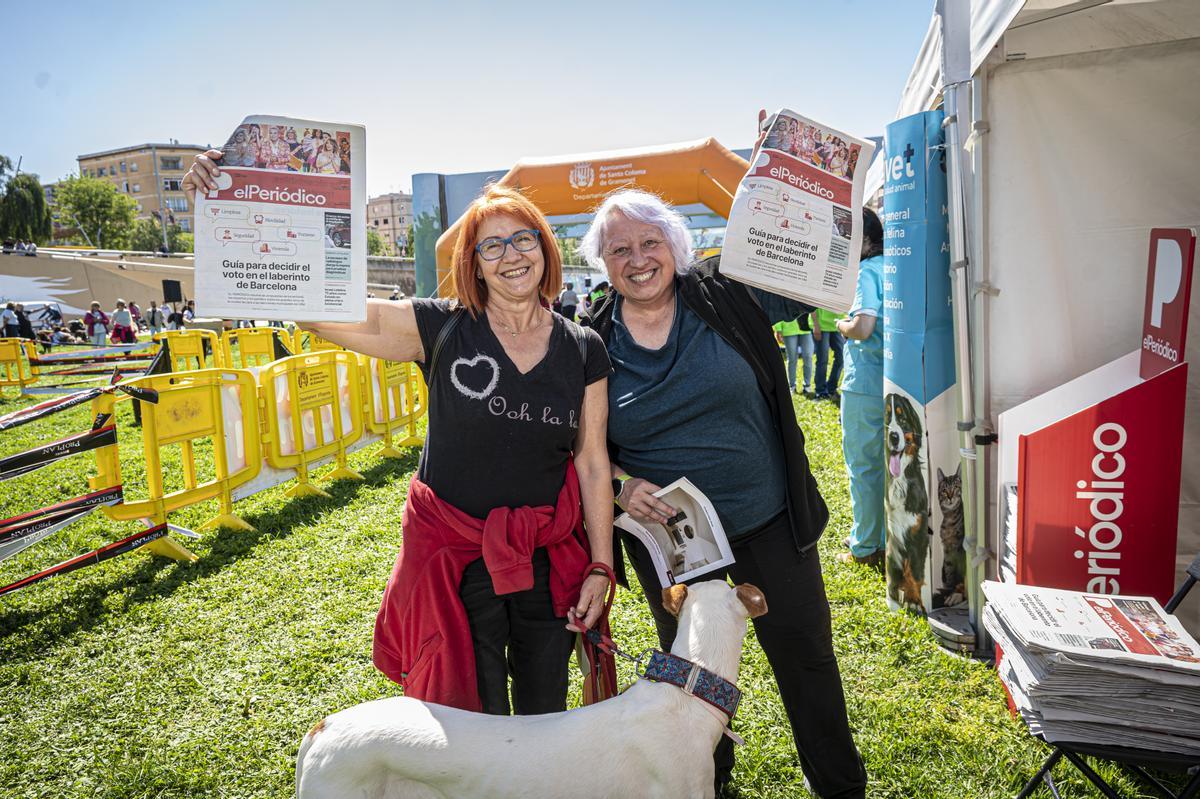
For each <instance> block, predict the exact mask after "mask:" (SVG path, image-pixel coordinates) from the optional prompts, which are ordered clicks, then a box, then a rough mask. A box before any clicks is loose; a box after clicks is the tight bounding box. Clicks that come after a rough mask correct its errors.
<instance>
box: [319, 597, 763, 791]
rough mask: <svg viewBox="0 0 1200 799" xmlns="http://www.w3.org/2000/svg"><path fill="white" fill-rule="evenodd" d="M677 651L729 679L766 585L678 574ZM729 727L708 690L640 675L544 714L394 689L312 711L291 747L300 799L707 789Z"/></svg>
mask: <svg viewBox="0 0 1200 799" xmlns="http://www.w3.org/2000/svg"><path fill="white" fill-rule="evenodd" d="M663 603H664V605H666V607H667V608H669V609H670V610H671V612H672V613H674V614H676V615H677V616H679V634H678V636H677V637H676V638H675V644H674V646H673V647H672V648H671V652H672V654H674V655H678V656H679V657H681V658H685V659H687V660H690V661H692V662H694V663H697V664H699V665H700V666H701V667H702V668H704V669H707V670H709V671H711V672H713V673H715V674H717V675H719V676H720V677H723V678H724V679H726V680H728V681H729V682H731V683H735V684H736V682H737V676H738V665H739V661H740V659H741V652H742V639H743V638H745V635H746V619H748V618H752V617H755V616H760V615H762V614H763V613H766V611H767V603H766V600H765V599H764V598H763V595H762V592H761V591H759V590H758V589H757V588H755V587H754V586H752V585H739V586H737V587H736V588H734V587H731V586H730V585H729V584H728V583H724V582H721V581H719V580H712V581H709V582H705V583H700V584H699V585H695V586H692V587H691V589H690V590H689V589H688V588H687V586H683V585H674V586H671V587H670V588H667V589H665V590H664V591H663ZM724 729H725V719H724V717H723V716H722V715H721V713H720V712H719V711H718V710H716V709H715V708H714V707H712V706H711V705H709V704H707V703H706V702H705V701H703V700H701V699H698V698H696V697H694V696H690V695H688V694H686V693H684V691H683V690H681V689H680V688H678V687H676V686H674V685H670V684H667V683H661V682H650V681H648V680H645V679H642V680H638V682H636V683H635V684H634V685H633V686H632V687H631V688H630V689H629V690H627V691H625V692H624V693H623V694H621V695H620V696H616V697H613V698H612V699H609V700H606V701H604V702H599V703H597V704H594V705H588V706H587V707H582V708H578V709H576V710H568V711H566V712H563V713H548V714H546V715H541V716H491V715H486V714H483V713H470V712H467V711H464V710H457V709H454V708H449V707H444V706H442V705H434V704H429V703H426V702H422V701H420V700H417V699H410V698H407V697H393V698H390V699H380V700H377V701H374V702H364V703H363V704H361V705H356V706H354V707H352V708H349V709H347V710H343V711H341V712H340V713H335V714H334V715H332V716H329V717H328V718H325V719H323V720H322V721H320V722H318V723H317V724H316V726H314V727H313V728H312V730H310V731H309V733H308V734H307V735H305V736H304V740H303V741H302V742H301V744H300V752H299V754H297V756H296V793H297V795H298V797H299V799H401V798H402V797H403V799H418V798H419V799H435V798H436V799H483V798H484V797H487V799H510V798H511V799H530V798H531V797H532V798H535V799H536V798H538V797H546V799H551V798H553V799H568V798H569V797H580V799H584V798H585V797H586V799H601V798H602V797H611V798H612V799H643V798H644V797H663V798H664V799H665V798H666V797H688V799H692V797H705V799H707V798H708V797H712V795H713V776H714V775H713V759H712V754H713V750H714V749H715V748H716V745H717V741H718V740H719V739H720V737H721V734H722V732H723V731H724Z"/></svg>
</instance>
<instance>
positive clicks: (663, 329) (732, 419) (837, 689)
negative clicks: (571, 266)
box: [581, 190, 866, 799]
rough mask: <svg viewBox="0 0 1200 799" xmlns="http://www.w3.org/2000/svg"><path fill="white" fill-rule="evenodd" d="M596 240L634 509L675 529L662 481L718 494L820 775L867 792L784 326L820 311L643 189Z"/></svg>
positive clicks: (600, 221)
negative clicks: (752, 282)
mask: <svg viewBox="0 0 1200 799" xmlns="http://www.w3.org/2000/svg"><path fill="white" fill-rule="evenodd" d="M581 248H582V250H583V252H584V254H585V256H586V257H587V259H588V261H589V262H590V263H591V264H592V265H593V266H595V267H597V268H604V269H605V270H606V271H607V272H608V277H609V280H610V281H611V282H612V285H613V288H614V289H615V291H613V292H611V293H610V294H609V295H608V296H607V297H606V298H605V299H604V301H603V302H602V303H601V304H600V305H599V306H598V307H597V308H596V309H595V310H594V311H593V314H592V327H593V329H595V330H596V331H597V332H598V333H599V334H600V336H601V338H603V339H604V341H605V344H606V345H607V347H608V352H609V358H610V360H611V361H612V365H613V368H614V373H613V375H612V376H611V377H610V379H609V383H608V392H609V394H608V396H609V418H608V438H609V451H610V455H611V456H612V466H613V477H614V481H613V491H614V494H615V495H616V497H617V502H618V504H619V505H620V506H621V507H622V508H624V509H625V510H627V511H628V512H629V513H630V515H632V516H633V517H634V518H635V519H638V520H640V521H643V522H654V523H657V524H665V522H666V521H667V519H668V518H670V517H671V516H672V515H674V513H675V508H672V507H671V506H669V505H668V504H667V503H665V502H663V501H662V500H660V499H658V498H656V497H655V496H654V492H655V491H657V490H659V488H660V487H662V486H665V485H667V484H669V483H671V482H672V481H674V480H676V479H678V478H679V477H687V478H688V479H689V480H691V481H692V483H694V484H695V485H696V486H697V487H698V488H700V490H701V491H703V492H704V493H705V494H706V495H708V497H709V499H711V500H712V502H713V505H714V506H715V507H716V510H717V515H718V516H719V517H720V519H721V524H722V526H724V528H725V531H726V533H727V535H728V537H729V541H730V545H731V547H732V549H733V554H734V556H735V558H736V563H734V564H733V565H732V566H730V567H729V568H728V570H727V572H726V573H727V574H728V575H729V576H731V577H732V578H733V580H734V581H735V582H739V583H740V582H749V583H753V584H754V585H757V586H759V587H760V588H762V590H763V593H764V594H765V595H766V598H767V604H768V606H769V607H770V612H769V613H767V614H766V615H764V616H761V617H760V618H757V619H755V620H754V627H755V632H756V634H757V636H758V640H759V642H760V643H761V644H762V648H763V651H764V652H765V653H766V655H767V659H768V660H769V662H770V664H771V668H772V670H773V671H774V673H775V679H776V681H777V683H778V685H779V691H780V695H781V697H782V699H783V703H784V707H785V708H786V710H787V713H788V718H789V720H790V722H791V725H792V731H793V736H794V738H795V744H796V750H797V752H798V753H799V755H800V765H801V767H802V768H803V770H804V774H805V776H806V777H807V778H808V781H809V783H810V784H811V786H812V788H813V790H814V791H816V793H817V794H818V795H820V796H822V797H825V798H826V799H830V798H831V797H861V796H864V795H865V786H866V771H865V769H864V768H863V764H862V759H861V758H860V757H859V755H858V750H857V749H856V747H855V745H854V741H853V738H852V737H851V734H850V728H849V723H848V721H847V716H846V703H845V698H844V696H843V693H842V684H841V677H840V675H839V673H838V666H837V659H836V657H835V655H834V651H833V637H832V631H831V625H830V617H829V603H828V600H827V599H826V597H825V588H824V584H823V582H822V580H821V565H820V562H819V560H818V557H817V550H816V546H815V544H816V542H817V539H818V538H820V536H821V532H822V530H823V529H824V527H825V523H826V521H827V520H828V517H829V513H828V510H827V509H826V507H825V502H824V500H822V498H821V494H820V492H819V491H818V489H817V484H816V480H815V479H814V478H813V476H812V472H811V471H810V469H809V465H808V459H807V457H806V456H805V453H804V435H803V434H802V433H801V431H800V427H799V425H797V423H796V416H795V411H794V409H793V407H792V401H791V392H790V391H789V389H788V380H787V375H786V374H785V373H784V370H783V361H782V359H781V358H780V357H779V349H778V347H777V345H776V343H775V337H774V334H773V332H772V330H771V325H772V324H773V323H775V322H779V321H783V320H788V319H795V318H797V317H798V316H801V315H802V314H805V313H807V312H808V311H809V310H811V309H810V308H808V307H807V306H805V305H802V304H801V303H798V302H794V301H792V300H789V299H786V298H783V297H780V296H777V295H773V294H769V293H767V292H764V291H759V290H757V289H752V288H747V287H746V286H744V285H742V284H740V283H736V282H733V281H730V280H727V279H726V278H724V277H722V276H721V273H720V268H719V267H720V257H719V256H714V257H712V258H708V259H706V260H705V261H703V262H701V263H698V264H696V265H694V266H690V265H689V261H690V253H691V237H690V234H689V232H688V229H687V227H686V225H685V224H684V220H683V218H682V217H681V216H680V215H679V214H678V213H676V212H675V211H673V210H671V209H670V208H669V207H667V206H666V204H664V203H663V201H662V200H660V199H659V198H658V197H656V196H654V195H652V194H648V193H646V192H643V191H634V190H626V191H620V192H617V193H615V194H613V195H610V196H609V197H608V198H607V199H606V200H605V201H604V202H603V203H602V204H601V205H600V208H599V209H598V210H597V212H596V216H595V219H594V221H593V222H592V226H591V228H590V229H589V230H588V232H587V234H586V235H585V236H584V238H583V241H582V243H581ZM623 539H624V540H625V546H626V551H627V553H628V555H629V559H630V562H631V563H632V564H633V566H634V569H635V571H636V572H637V576H638V579H639V581H640V582H641V584H642V587H643V588H644V589H645V594H646V599H647V601H648V602H649V604H650V609H651V612H652V613H653V616H654V621H655V625H656V627H657V628H658V635H659V641H660V644H661V645H662V647H663V649H664V651H669V649H670V646H671V643H672V642H673V640H674V638H675V633H676V620H675V619H674V618H673V617H672V615H671V614H670V613H669V612H668V611H666V610H665V609H664V608H663V605H662V599H661V588H660V586H659V584H658V578H657V576H656V574H655V571H654V567H653V565H652V564H651V561H650V556H649V553H648V552H647V550H646V548H645V547H644V546H643V545H642V544H641V543H640V542H638V541H637V540H636V539H634V538H633V537H632V536H628V535H625V536H623ZM615 560H616V563H618V564H620V562H621V559H620V557H619V556H617V557H616V559H615ZM712 577H713V575H712V574H711V573H710V574H707V575H705V576H704V577H703V578H702V579H712ZM715 759H716V782H717V793H718V795H719V796H720V795H723V794H725V790H726V789H725V786H726V785H727V784H728V782H729V780H730V775H731V772H732V768H733V748H732V745H731V744H730V742H729V739H728V738H722V742H721V744H720V745H718V747H717V752H716V754H715Z"/></svg>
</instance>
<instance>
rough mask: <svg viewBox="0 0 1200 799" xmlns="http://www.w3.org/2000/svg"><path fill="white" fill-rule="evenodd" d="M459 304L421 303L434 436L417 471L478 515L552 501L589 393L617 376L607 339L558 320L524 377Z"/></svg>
mask: <svg viewBox="0 0 1200 799" xmlns="http://www.w3.org/2000/svg"><path fill="white" fill-rule="evenodd" d="M451 302H452V301H451V300H430V299H414V300H413V310H414V311H415V312H416V316H417V329H418V330H419V331H420V334H421V343H422V345H424V347H425V363H423V364H420V368H421V372H422V373H423V374H424V375H425V382H426V383H428V384H429V434H428V436H427V438H426V440H425V449H424V451H423V452H422V453H421V465H420V468H419V470H418V475H419V476H420V478H421V480H422V481H423V482H424V483H425V484H426V485H428V486H429V487H430V488H432V489H433V490H434V492H435V493H436V494H437V495H438V497H440V498H441V499H443V500H445V501H446V502H449V503H450V504H451V505H453V506H455V507H456V508H458V509H459V510H461V511H463V512H465V513H468V514H470V515H471V516H474V517H476V518H479V519H482V518H485V517H486V516H487V515H488V513H489V512H490V511H491V510H492V509H493V508H498V507H510V508H519V507H522V506H525V505H528V506H530V507H537V506H539V505H553V504H554V503H555V502H556V501H557V500H558V494H559V492H560V491H561V490H562V485H563V480H564V479H565V476H566V470H567V458H568V457H570V455H571V453H572V451H573V450H574V448H575V437H576V435H577V434H578V432H579V415H580V411H581V410H582V408H583V394H584V387H585V386H588V385H591V384H592V383H595V382H596V381H597V380H602V379H604V378H605V377H607V376H608V374H609V372H610V371H611V366H610V365H609V361H608V352H607V351H606V350H605V348H604V342H603V341H601V340H600V336H598V335H597V334H596V332H595V331H593V330H588V329H587V328H582V327H580V326H579V325H577V324H575V323H574V322H570V321H568V320H566V319H564V318H562V317H561V316H559V315H558V314H553V315H552V319H553V325H554V329H553V330H551V331H550V343H549V346H548V347H547V349H546V355H545V356H544V357H543V358H542V360H541V361H540V362H539V363H538V364H537V365H536V366H534V367H533V368H532V369H530V370H529V371H528V372H527V373H525V374H521V373H520V372H519V371H518V370H517V367H516V366H515V365H514V364H513V362H512V361H511V360H509V357H508V354H507V353H505V351H504V347H502V346H501V344H500V341H499V340H498V339H497V338H496V334H495V333H493V332H492V328H491V326H490V325H489V324H488V321H487V316H486V315H485V314H480V315H479V318H478V319H472V318H471V315H470V314H469V313H467V312H466V311H454V310H452V307H456V306H451ZM453 313H461V314H462V317H461V319H460V320H459V322H458V325H457V326H456V327H455V328H454V329H453V331H452V332H451V334H450V336H449V337H448V338H447V339H446V341H445V343H444V344H443V345H442V350H441V354H440V355H438V362H437V374H433V375H431V374H430V373H429V366H430V362H431V361H432V360H433V349H434V344H435V342H436V341H437V337H438V333H439V332H440V331H441V329H442V325H443V324H445V323H446V322H447V321H448V320H449V319H450V317H451V315H452V314H453ZM581 344H582V346H581Z"/></svg>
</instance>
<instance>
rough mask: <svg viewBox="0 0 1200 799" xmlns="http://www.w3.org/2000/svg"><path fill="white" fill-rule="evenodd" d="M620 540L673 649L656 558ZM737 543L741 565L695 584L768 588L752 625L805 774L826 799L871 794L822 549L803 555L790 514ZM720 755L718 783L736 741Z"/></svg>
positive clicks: (725, 741) (672, 624)
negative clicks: (728, 582) (841, 667)
mask: <svg viewBox="0 0 1200 799" xmlns="http://www.w3.org/2000/svg"><path fill="white" fill-rule="evenodd" d="M621 537H622V539H623V540H624V541H625V550H626V552H627V553H628V554H629V560H630V562H631V563H632V564H633V568H634V571H635V572H637V576H638V581H639V582H640V583H641V584H642V590H643V591H645V593H646V599H647V601H648V602H649V603H650V612H651V613H652V614H653V616H654V623H655V626H656V627H657V628H658V639H659V643H660V644H661V645H662V648H663V651H670V648H671V644H672V643H674V641H675V633H676V630H677V629H678V628H677V624H676V619H675V617H674V616H672V615H671V614H670V612H669V611H667V610H666V609H665V608H664V607H663V605H662V587H661V585H660V584H659V581H658V576H657V575H656V574H655V572H654V566H653V564H652V562H651V560H650V553H649V552H648V551H647V550H646V547H645V546H644V545H643V544H642V543H641V542H640V541H638V540H637V539H636V538H634V537H633V536H631V535H629V534H628V533H625V534H622V536H621ZM730 546H731V548H732V549H733V556H734V558H735V559H736V562H735V563H734V564H733V565H732V566H730V567H729V568H728V570H727V572H726V573H721V572H710V573H709V574H706V575H704V576H702V577H700V578H699V579H698V580H694V581H691V582H702V581H704V580H716V579H722V578H724V577H725V576H729V577H731V578H732V579H733V581H734V582H735V583H751V584H752V585H755V586H758V588H760V589H761V590H762V592H763V595H764V596H765V597H766V599H767V612H766V614H764V615H762V616H759V617H758V618H757V619H754V620H753V621H754V633H755V635H756V636H757V638H758V642H759V644H760V645H761V646H762V649H763V652H764V653H765V654H766V656H767V661H768V662H769V663H770V664H771V670H772V671H773V672H774V673H775V682H776V683H777V684H778V686H779V695H780V698H782V699H783V707H784V709H785V710H786V711H787V715H788V721H790V722H791V725H792V736H793V738H794V739H795V743H796V753H797V754H798V755H799V756H800V767H801V768H802V769H803V770H804V776H805V777H807V778H808V781H809V784H810V785H811V786H812V789H813V791H814V792H816V794H817V795H818V796H820V797H822V799H850V797H864V796H866V784H867V772H866V769H865V768H864V767H863V762H862V758H861V757H860V756H859V754H858V749H857V748H856V747H855V745H854V739H853V738H852V737H851V735H850V723H849V720H848V719H847V717H846V698H845V694H844V693H843V692H842V678H841V675H840V674H839V673H838V664H837V657H836V655H835V654H834V651H833V631H832V628H831V625H830V619H829V600H828V599H826V597H825V583H824V581H823V580H822V579H821V561H820V558H819V557H818V555H817V548H816V547H815V546H814V547H810V548H809V549H808V550H807V551H805V552H803V553H801V552H798V551H797V550H796V545H795V543H794V540H793V538H792V534H791V531H790V530H789V529H788V521H787V514H786V513H784V514H781V515H780V516H779V518H777V519H775V520H772V522H770V523H768V524H767V525H765V526H764V528H763V529H761V530H759V531H756V532H754V533H751V534H750V535H749V536H747V537H746V538H745V539H742V540H740V541H731V542H730ZM713 757H714V760H715V761H716V767H717V781H718V782H723V781H724V780H727V779H728V776H729V774H730V772H731V771H732V770H733V743H732V742H731V741H730V740H729V738H727V737H724V736H723V737H722V738H721V741H720V743H718V744H717V750H716V752H715V753H714V755H713Z"/></svg>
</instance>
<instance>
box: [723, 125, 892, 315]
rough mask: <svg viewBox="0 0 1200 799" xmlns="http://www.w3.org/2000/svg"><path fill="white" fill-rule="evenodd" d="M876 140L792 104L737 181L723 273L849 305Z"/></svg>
mask: <svg viewBox="0 0 1200 799" xmlns="http://www.w3.org/2000/svg"><path fill="white" fill-rule="evenodd" d="M874 152H875V145H874V144H872V143H871V142H869V141H865V140H863V139H858V138H855V137H853V136H851V135H850V134H848V133H844V132H842V131H839V130H835V129H833V128H830V127H828V126H827V125H822V124H820V123H819V122H814V121H812V120H811V119H807V118H805V117H802V116H800V115H799V114H796V113H795V112H793V111H788V110H786V109H784V110H782V111H779V112H778V113H776V114H774V115H773V116H772V117H771V119H770V120H769V126H768V129H767V137H766V140H765V141H764V142H763V145H762V148H761V149H760V150H759V153H758V156H757V157H756V158H755V160H754V163H753V164H751V165H750V171H749V172H747V173H746V177H744V178H742V182H741V183H740V184H739V185H738V190H737V194H736V195H735V196H734V199H733V208H732V210H731V211H730V213H729V224H728V226H727V228H726V231H725V246H724V250H723V252H722V254H721V273H722V274H723V275H725V276H726V277H731V278H733V279H735V280H738V281H741V282H742V283H746V284H748V285H751V286H757V287H758V288H761V289H765V290H766V291H770V292H773V293H776V294H782V295H784V296H787V297H792V298H794V299H797V300H800V301H802V302H806V303H808V304H810V305H814V306H816V307H818V308H827V309H829V310H832V311H839V312H844V311H846V310H849V308H850V304H851V302H852V301H853V299H854V290H855V286H856V283H857V280H858V261H859V250H860V248H861V246H862V202H863V184H864V181H865V179H866V172H867V167H868V166H869V165H870V163H871V156H872V154H873V153H874Z"/></svg>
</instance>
